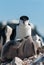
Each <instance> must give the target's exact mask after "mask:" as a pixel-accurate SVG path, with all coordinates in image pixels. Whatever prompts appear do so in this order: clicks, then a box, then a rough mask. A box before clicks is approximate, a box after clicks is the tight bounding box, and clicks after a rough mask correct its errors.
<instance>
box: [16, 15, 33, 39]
mask: <svg viewBox="0 0 44 65" xmlns="http://www.w3.org/2000/svg"><path fill="white" fill-rule="evenodd" d="M31 30H32V26H31V24H30V22H29V17H28V16H21V17H20V20H19V25H18V26H17V27H16V38H15V39H22V38H24V37H26V36H31Z"/></svg>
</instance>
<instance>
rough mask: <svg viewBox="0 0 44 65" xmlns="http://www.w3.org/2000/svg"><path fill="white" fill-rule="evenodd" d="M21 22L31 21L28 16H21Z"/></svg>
mask: <svg viewBox="0 0 44 65" xmlns="http://www.w3.org/2000/svg"><path fill="white" fill-rule="evenodd" d="M20 20H22V21H27V20H29V17H28V16H21V17H20Z"/></svg>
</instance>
